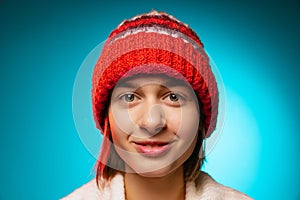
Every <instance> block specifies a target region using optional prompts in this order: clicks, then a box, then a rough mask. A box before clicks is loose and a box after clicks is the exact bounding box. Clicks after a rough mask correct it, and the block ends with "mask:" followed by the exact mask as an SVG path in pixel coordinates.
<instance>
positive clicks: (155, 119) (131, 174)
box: [108, 75, 200, 200]
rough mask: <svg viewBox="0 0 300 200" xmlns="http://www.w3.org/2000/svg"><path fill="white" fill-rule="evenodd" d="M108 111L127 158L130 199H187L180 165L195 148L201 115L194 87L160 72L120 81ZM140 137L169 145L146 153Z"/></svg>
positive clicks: (120, 151)
mask: <svg viewBox="0 0 300 200" xmlns="http://www.w3.org/2000/svg"><path fill="white" fill-rule="evenodd" d="M108 116H109V123H110V128H111V133H112V140H113V143H114V147H115V149H116V151H117V153H118V154H119V156H120V157H121V158H122V159H123V160H124V162H125V176H124V177H125V178H124V180H125V193H126V199H127V200H135V199H143V200H147V199H154V198H155V199H156V200H158V199H175V200H176V199H184V194H185V191H184V190H185V183H184V176H183V166H182V164H183V163H184V161H185V160H187V159H188V158H189V156H190V155H191V153H192V152H193V149H194V147H195V143H196V138H197V130H198V125H199V120H200V119H199V109H198V103H197V98H196V96H195V94H194V92H193V90H192V89H191V87H190V86H188V85H187V84H185V83H184V82H183V81H179V80H176V79H173V78H170V77H167V76H158V75H156V76H153V75H151V76H149V75H148V76H134V77H131V78H128V79H125V80H122V81H120V82H119V83H118V84H117V85H116V87H115V88H114V90H113V93H112V96H111V104H110V106H109V109H108ZM139 142H163V143H164V144H165V143H166V144H167V145H166V146H168V150H167V151H164V152H163V153H159V154H157V155H156V154H154V156H153V155H152V154H151V155H150V156H149V155H145V154H143V153H141V152H140V150H139V148H137V143H139ZM150 146H151V145H150ZM148 147H149V145H148ZM149 148H150V147H149ZM151 148H152V146H151ZM151 148H150V149H151ZM154 148H156V147H155V145H154Z"/></svg>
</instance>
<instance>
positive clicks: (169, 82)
mask: <svg viewBox="0 0 300 200" xmlns="http://www.w3.org/2000/svg"><path fill="white" fill-rule="evenodd" d="M149 84H154V85H160V86H164V87H167V88H169V87H176V86H178V87H179V86H180V87H186V88H189V89H192V88H191V86H190V85H189V83H187V82H186V81H184V80H181V79H177V78H173V77H170V76H166V75H163V74H150V75H149V74H147V75H146V74H139V75H134V76H131V77H129V78H122V79H120V80H119V81H118V83H117V84H116V87H130V88H139V87H141V86H143V85H149Z"/></svg>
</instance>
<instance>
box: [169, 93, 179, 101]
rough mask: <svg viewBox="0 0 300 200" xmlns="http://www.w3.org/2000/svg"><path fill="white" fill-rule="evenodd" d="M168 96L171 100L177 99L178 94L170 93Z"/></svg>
mask: <svg viewBox="0 0 300 200" xmlns="http://www.w3.org/2000/svg"><path fill="white" fill-rule="evenodd" d="M169 98H170V100H171V101H179V98H178V96H177V95H176V94H174V93H172V94H170V97H169Z"/></svg>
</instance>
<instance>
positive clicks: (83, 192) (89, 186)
mask: <svg viewBox="0 0 300 200" xmlns="http://www.w3.org/2000/svg"><path fill="white" fill-rule="evenodd" d="M122 196H124V183H123V176H122V175H121V174H117V175H115V176H114V177H113V178H112V180H111V181H110V182H109V183H108V184H106V185H105V186H104V188H101V189H99V188H98V187H97V183H96V179H93V180H91V181H90V182H88V183H86V184H84V185H83V186H81V187H80V188H78V189H76V190H74V191H73V192H72V193H71V194H69V195H68V196H66V197H64V198H62V199H61V200H96V199H97V200H98V199H102V200H106V199H120V197H122ZM121 199H122V198H121Z"/></svg>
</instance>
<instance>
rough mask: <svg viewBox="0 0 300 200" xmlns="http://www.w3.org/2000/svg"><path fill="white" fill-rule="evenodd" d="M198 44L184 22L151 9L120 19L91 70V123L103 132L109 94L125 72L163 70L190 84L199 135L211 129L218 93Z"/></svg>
mask: <svg viewBox="0 0 300 200" xmlns="http://www.w3.org/2000/svg"><path fill="white" fill-rule="evenodd" d="M203 48H204V46H203V44H202V42H201V41H200V39H199V37H198V36H197V34H196V33H195V32H194V31H193V30H192V29H191V28H189V27H188V25H186V24H183V23H182V22H180V21H178V20H177V19H175V18H174V17H172V16H170V15H167V14H166V13H158V12H156V11H152V12H150V13H148V14H143V15H139V16H136V17H134V18H132V19H130V20H125V21H123V22H122V23H121V24H120V25H119V26H118V27H117V28H116V29H115V30H113V31H112V32H111V34H110V35H109V37H108V39H107V41H106V42H105V44H104V47H103V49H102V53H101V55H100V57H99V59H98V61H97V63H96V65H95V69H94V73H93V80H92V84H93V85H92V104H93V105H92V106H93V114H94V120H95V123H96V126H97V128H99V129H100V130H101V131H102V133H103V130H104V123H105V120H104V119H105V117H106V112H107V109H108V103H109V96H110V93H111V92H112V90H113V88H114V86H115V85H116V84H117V82H118V81H119V80H120V79H121V78H124V77H126V76H129V75H128V72H131V73H130V74H137V73H138V74H140V73H143V74H166V75H168V76H171V77H175V78H180V76H181V77H183V78H184V79H185V81H186V82H188V83H189V84H190V86H191V87H192V88H193V89H194V91H195V93H196V94H197V96H198V99H199V101H200V103H201V104H200V105H201V107H200V110H201V117H202V118H204V123H205V138H207V137H209V136H210V135H211V133H212V132H213V131H214V130H215V128H216V121H217V115H218V102H219V97H218V88H217V83H216V79H215V76H214V74H213V73H212V70H211V67H210V65H209V58H208V56H207V54H206V53H205V51H204V49H203ZM141 66H142V67H141ZM168 68H169V69H171V70H166V69H168ZM174 71H175V72H176V73H177V74H176V73H174ZM178 74H179V75H180V76H178Z"/></svg>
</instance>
